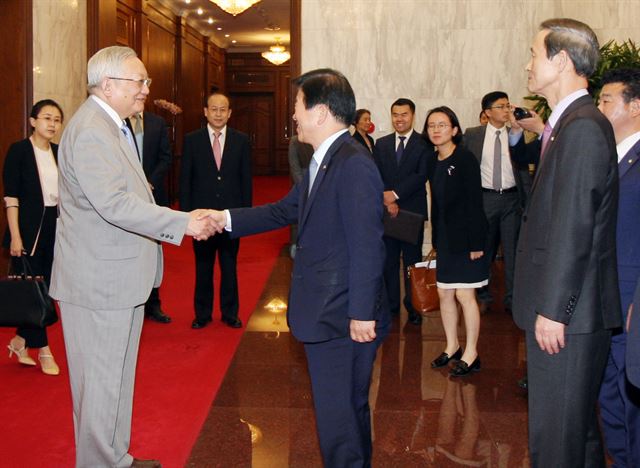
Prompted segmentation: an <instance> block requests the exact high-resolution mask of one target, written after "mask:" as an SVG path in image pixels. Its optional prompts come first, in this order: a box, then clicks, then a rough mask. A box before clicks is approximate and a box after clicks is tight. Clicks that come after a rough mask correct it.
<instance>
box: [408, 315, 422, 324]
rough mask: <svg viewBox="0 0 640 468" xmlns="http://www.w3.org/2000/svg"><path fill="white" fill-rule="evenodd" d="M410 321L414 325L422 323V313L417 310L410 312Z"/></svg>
mask: <svg viewBox="0 0 640 468" xmlns="http://www.w3.org/2000/svg"><path fill="white" fill-rule="evenodd" d="M409 323H411V324H413V325H420V324H421V323H422V315H420V314H418V313H416V312H409Z"/></svg>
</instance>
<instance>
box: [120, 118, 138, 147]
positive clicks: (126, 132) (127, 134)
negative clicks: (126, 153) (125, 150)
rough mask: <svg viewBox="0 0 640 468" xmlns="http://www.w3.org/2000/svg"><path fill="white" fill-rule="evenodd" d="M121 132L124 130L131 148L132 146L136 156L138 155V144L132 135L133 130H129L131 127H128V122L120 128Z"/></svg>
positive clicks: (123, 123)
mask: <svg viewBox="0 0 640 468" xmlns="http://www.w3.org/2000/svg"><path fill="white" fill-rule="evenodd" d="M120 130H122V133H124V136H125V138H126V139H127V141H128V142H129V146H131V149H132V150H133V152H134V154H136V155H137V154H138V150H137V149H136V144H135V142H134V141H133V135H132V134H131V130H129V127H127V123H126V122H124V121H123V122H122V127H120Z"/></svg>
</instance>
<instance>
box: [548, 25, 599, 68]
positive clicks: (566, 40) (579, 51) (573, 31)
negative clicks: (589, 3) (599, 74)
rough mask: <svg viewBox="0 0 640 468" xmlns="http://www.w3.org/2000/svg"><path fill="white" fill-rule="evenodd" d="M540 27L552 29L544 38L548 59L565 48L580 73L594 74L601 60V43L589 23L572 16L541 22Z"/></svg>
mask: <svg viewBox="0 0 640 468" xmlns="http://www.w3.org/2000/svg"><path fill="white" fill-rule="evenodd" d="M540 29H541V30H545V29H548V30H549V31H550V32H549V34H547V36H546V37H545V38H544V45H545V47H546V48H547V58H548V59H552V58H553V57H555V55H556V54H557V53H558V52H560V51H562V50H564V51H566V52H567V54H568V55H569V58H570V59H571V61H572V62H573V66H574V68H575V69H576V73H577V74H578V75H580V76H583V77H585V78H589V77H590V76H591V75H592V74H593V72H594V71H595V70H596V67H597V66H598V61H599V60H600V45H599V44H598V37H597V36H596V33H594V32H593V30H592V29H591V28H590V27H589V26H588V25H586V24H585V23H582V22H580V21H577V20H574V19H571V18H552V19H548V20H546V21H544V22H543V23H542V24H540Z"/></svg>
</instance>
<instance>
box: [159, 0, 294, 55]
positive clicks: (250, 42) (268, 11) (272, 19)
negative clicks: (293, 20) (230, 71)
mask: <svg viewBox="0 0 640 468" xmlns="http://www.w3.org/2000/svg"><path fill="white" fill-rule="evenodd" d="M157 1H158V2H159V3H161V4H163V5H164V6H166V7H168V8H170V9H171V10H172V11H173V12H174V13H175V14H176V15H178V16H182V17H184V18H186V19H187V24H189V25H190V26H192V27H194V28H196V29H197V30H198V31H199V32H200V33H201V34H203V35H204V36H207V37H210V38H211V40H212V41H213V42H214V43H215V44H216V45H218V46H219V47H222V48H223V49H226V50H227V52H231V53H233V52H259V51H264V50H266V49H267V48H268V47H269V46H270V45H273V44H275V42H276V40H277V39H279V41H280V43H281V44H282V45H284V46H286V47H287V48H288V46H289V33H290V29H291V28H290V23H289V9H290V1H289V0H261V1H260V2H258V3H257V4H255V5H253V6H252V7H251V8H249V9H248V10H246V11H244V12H243V13H240V14H239V15H237V16H235V17H234V16H232V15H230V14H229V13H226V12H225V11H223V10H221V9H220V8H219V7H218V6H217V5H215V4H213V3H212V2H211V1H209V0H190V1H189V0H157ZM187 2H188V3H187ZM198 8H201V9H202V12H203V13H202V15H199V14H198ZM209 18H211V20H212V21H213V23H211V24H210V23H209ZM218 28H222V30H218ZM277 28H279V29H277ZM275 29H277V30H275ZM225 34H228V35H229V37H225ZM232 40H235V41H236V43H232V42H231V41H232Z"/></svg>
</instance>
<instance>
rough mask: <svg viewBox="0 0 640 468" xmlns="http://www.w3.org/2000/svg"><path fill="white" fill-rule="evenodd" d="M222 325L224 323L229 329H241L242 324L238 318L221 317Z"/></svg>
mask: <svg viewBox="0 0 640 468" xmlns="http://www.w3.org/2000/svg"><path fill="white" fill-rule="evenodd" d="M222 323H226V324H227V325H228V326H230V327H231V328H242V322H241V321H240V319H239V318H237V317H236V318H226V317H222Z"/></svg>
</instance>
